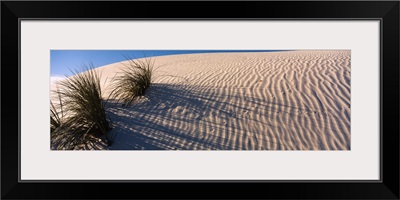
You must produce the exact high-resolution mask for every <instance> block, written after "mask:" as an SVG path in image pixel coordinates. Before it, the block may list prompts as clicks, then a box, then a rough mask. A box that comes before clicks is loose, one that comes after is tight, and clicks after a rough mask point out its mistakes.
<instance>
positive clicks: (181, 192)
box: [1, 1, 400, 199]
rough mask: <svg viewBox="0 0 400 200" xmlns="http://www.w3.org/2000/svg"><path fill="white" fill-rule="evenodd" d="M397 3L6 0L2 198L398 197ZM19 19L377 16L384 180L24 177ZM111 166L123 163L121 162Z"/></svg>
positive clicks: (3, 22) (3, 10)
mask: <svg viewBox="0 0 400 200" xmlns="http://www.w3.org/2000/svg"><path fill="white" fill-rule="evenodd" d="M399 6H400V3H399V2H398V1H353V2H346V1H337V2H334V1H304V2H300V1H293V2H290V1H282V2H275V1H254V2H239V1H232V2H227V1H220V2H211V1H203V2H187V1H185V2H183V1H174V2H166V1H159V2H155V1H148V2H137V1H119V2H106V1H87V2H78V1H70V2H65V1H62V2H52V1H2V2H1V76H2V77H1V95H2V98H1V111H2V114H1V198H2V199H182V198H184V199H193V198H196V199H205V198H207V199H208V198H226V199H238V198H239V199H251V198H262V199H399ZM132 8H135V9H134V11H133V9H132ZM155 8H161V9H155ZM228 8H229V9H228ZM20 19H74V20H79V19H94V20H96V19H180V20H188V19H190V20H199V19H201V20H215V19H226V20H229V19H237V20H241V19H246V20H251V19H254V20H256V19H257V20H268V19H282V20H285V19H308V20H320V19H325V20H326V19H335V20H349V19H358V20H362V19H378V20H380V21H381V27H380V28H381V38H380V41H381V50H380V56H381V69H380V71H381V74H380V75H381V85H380V89H381V91H380V103H381V105H380V108H381V110H380V113H381V116H380V124H381V159H380V160H381V181H373V182H370V181H357V182H351V181H350V182H346V181H339V182H323V181H142V182H129V181H127V182H101V183H99V182H95V181H91V182H89V181H62V182H61V181H60V182H51V183H49V182H20V181H19V165H18V163H19V148H20V147H19V141H18V139H19V138H18V133H19V131H20V128H21V127H20V125H19V124H20V123H19V120H20V119H19V114H20V112H21V108H20V98H21V97H20V91H19V81H20V80H19V77H20V75H19V70H18V69H19V64H20V60H19V47H20V44H19V23H20V21H19V20H20ZM17 77H18V78H17ZM17 81H18V83H17ZM17 127H18V128H17ZM366 156H368V155H366ZM106 170H111V171H112V170H118V166H116V168H115V169H106ZM258 188H264V189H262V190H260V189H258ZM148 191H154V192H151V193H149V192H148Z"/></svg>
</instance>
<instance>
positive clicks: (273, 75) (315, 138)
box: [49, 50, 351, 151]
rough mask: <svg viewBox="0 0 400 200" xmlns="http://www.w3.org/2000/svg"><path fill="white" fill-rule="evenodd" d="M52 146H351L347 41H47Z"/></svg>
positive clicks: (326, 148) (324, 148)
mask: <svg viewBox="0 0 400 200" xmlns="http://www.w3.org/2000/svg"><path fill="white" fill-rule="evenodd" d="M50 55H51V56H50V77H49V84H50V91H49V92H50V102H49V103H50V105H49V107H50V112H49V114H50V123H49V130H50V134H49V137H50V149H51V150H139V151H140V150H172V151H174V150H181V151H183V150H203V151H204V150H212V151H216V150H223V151H224V150H225V151H226V150H253V151H254V150H275V151H276V150H278V151H282V150H284V151H295V150H308V151H310V150H311V151H335V150H336V151H337V150H342V151H343V150H344V151H349V150H351V131H350V130H351V123H350V122H351V108H350V107H351V106H350V105H351V103H350V102H351V50H51V52H50Z"/></svg>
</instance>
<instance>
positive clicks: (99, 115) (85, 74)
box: [58, 65, 112, 145]
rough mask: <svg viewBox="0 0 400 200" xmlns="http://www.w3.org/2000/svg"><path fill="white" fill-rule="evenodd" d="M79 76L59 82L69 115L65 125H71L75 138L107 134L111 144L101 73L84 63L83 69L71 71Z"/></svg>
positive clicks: (105, 135)
mask: <svg viewBox="0 0 400 200" xmlns="http://www.w3.org/2000/svg"><path fill="white" fill-rule="evenodd" d="M71 72H73V73H74V74H75V75H73V76H70V77H67V78H66V79H64V80H62V81H60V82H59V85H60V86H61V88H60V90H59V91H58V94H59V96H60V97H61V98H62V102H63V109H64V112H66V113H68V115H67V116H66V117H65V118H66V119H65V122H64V125H63V127H67V131H65V132H68V133H69V134H72V138H80V139H82V138H85V137H86V136H87V135H93V136H97V137H101V136H104V137H105V139H106V140H107V143H108V145H111V142H112V140H111V138H110V137H109V135H108V131H109V130H110V129H111V126H110V123H109V121H108V119H107V116H106V109H105V103H106V102H105V101H103V99H102V92H101V86H100V78H101V74H99V73H98V72H97V71H96V70H94V67H93V65H84V66H83V67H82V69H81V71H79V70H75V71H71Z"/></svg>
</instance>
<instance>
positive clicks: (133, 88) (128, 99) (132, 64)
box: [110, 58, 154, 106]
mask: <svg viewBox="0 0 400 200" xmlns="http://www.w3.org/2000/svg"><path fill="white" fill-rule="evenodd" d="M127 59H128V64H125V65H124V67H123V68H121V71H122V72H121V73H120V74H119V75H117V76H115V77H114V78H113V80H112V84H111V87H112V92H111V94H110V98H111V99H114V100H116V101H117V102H119V103H122V104H123V105H127V106H129V105H132V103H134V102H135V101H136V100H137V99H139V98H140V97H141V96H143V95H144V94H145V92H146V89H147V88H148V87H150V85H151V82H152V78H153V72H154V60H153V59H150V58H144V59H137V60H135V59H132V58H127Z"/></svg>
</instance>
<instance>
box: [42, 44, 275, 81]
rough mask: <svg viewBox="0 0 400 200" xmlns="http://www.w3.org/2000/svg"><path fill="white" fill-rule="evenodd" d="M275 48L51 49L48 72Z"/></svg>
mask: <svg viewBox="0 0 400 200" xmlns="http://www.w3.org/2000/svg"><path fill="white" fill-rule="evenodd" d="M271 51H275V50H51V52H50V74H51V76H52V77H65V75H71V72H70V69H72V70H74V69H77V68H79V67H81V66H82V64H84V63H86V64H87V63H93V65H94V66H95V67H101V66H104V65H107V64H111V63H115V62H120V61H124V60H126V58H125V57H129V58H143V57H152V56H163V55H175V54H192V53H217V52H271Z"/></svg>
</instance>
